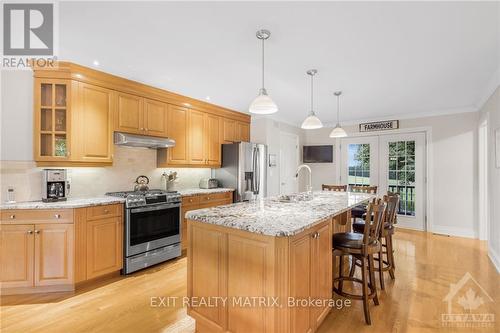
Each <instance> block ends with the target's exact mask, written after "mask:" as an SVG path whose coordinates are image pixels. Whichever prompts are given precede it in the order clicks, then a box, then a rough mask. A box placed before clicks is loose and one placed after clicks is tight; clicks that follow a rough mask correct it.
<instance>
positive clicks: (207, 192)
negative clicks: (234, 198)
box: [178, 187, 234, 197]
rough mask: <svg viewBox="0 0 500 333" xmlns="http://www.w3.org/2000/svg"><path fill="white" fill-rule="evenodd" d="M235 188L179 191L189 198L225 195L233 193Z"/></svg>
mask: <svg viewBox="0 0 500 333" xmlns="http://www.w3.org/2000/svg"><path fill="white" fill-rule="evenodd" d="M233 191H234V189H233V188H226V187H216V188H187V189H181V190H178V192H179V193H180V195H181V196H183V197H188V196H191V195H201V194H212V193H224V192H233Z"/></svg>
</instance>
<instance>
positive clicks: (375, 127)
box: [359, 120, 399, 132]
mask: <svg viewBox="0 0 500 333" xmlns="http://www.w3.org/2000/svg"><path fill="white" fill-rule="evenodd" d="M398 128H399V120H388V121H376V122H373V123H364V124H359V131H360V132H374V131H385V130H392V129H398Z"/></svg>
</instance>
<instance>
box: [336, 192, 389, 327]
mask: <svg viewBox="0 0 500 333" xmlns="http://www.w3.org/2000/svg"><path fill="white" fill-rule="evenodd" d="M367 212H368V214H367V218H366V221H365V230H364V233H363V234H359V233H354V232H342V233H335V234H333V236H332V243H333V255H334V256H339V257H340V260H339V274H338V277H336V278H334V279H333V291H334V292H335V293H336V294H338V295H340V296H343V297H347V298H351V299H356V300H362V301H363V310H364V314H365V321H366V324H368V325H371V319H370V309H369V304H368V303H369V300H370V299H373V302H374V303H375V305H379V301H378V296H377V289H376V287H375V270H374V259H373V254H374V253H378V252H380V248H381V246H380V241H379V235H380V228H381V225H382V221H383V220H384V214H385V204H384V203H383V202H382V201H381V199H373V202H371V203H370V204H369V205H368V207H367ZM371 216H373V218H371ZM344 256H352V257H353V261H354V260H359V261H360V262H361V272H362V273H361V279H358V278H355V277H352V276H343V270H344V269H343V268H344V267H343V265H344V258H343V257H344ZM334 275H335V273H334ZM344 281H352V282H356V283H360V284H361V285H362V294H361V295H355V294H351V293H347V292H345V291H343V283H344ZM336 282H338V286H335V283H336ZM368 288H369V289H370V291H368Z"/></svg>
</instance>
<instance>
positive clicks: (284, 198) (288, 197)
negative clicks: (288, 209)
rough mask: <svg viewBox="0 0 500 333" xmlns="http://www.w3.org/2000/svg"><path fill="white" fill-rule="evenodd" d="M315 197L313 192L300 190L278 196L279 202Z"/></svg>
mask: <svg viewBox="0 0 500 333" xmlns="http://www.w3.org/2000/svg"><path fill="white" fill-rule="evenodd" d="M312 199H313V194H312V192H300V193H294V194H283V195H280V196H278V201H279V202H300V201H310V200H312Z"/></svg>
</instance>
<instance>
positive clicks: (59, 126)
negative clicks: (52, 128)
mask: <svg viewBox="0 0 500 333" xmlns="http://www.w3.org/2000/svg"><path fill="white" fill-rule="evenodd" d="M56 131H59V132H65V131H66V110H56Z"/></svg>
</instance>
